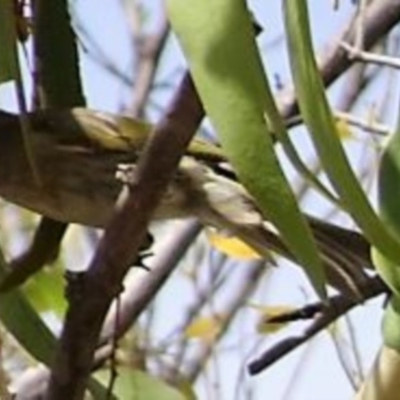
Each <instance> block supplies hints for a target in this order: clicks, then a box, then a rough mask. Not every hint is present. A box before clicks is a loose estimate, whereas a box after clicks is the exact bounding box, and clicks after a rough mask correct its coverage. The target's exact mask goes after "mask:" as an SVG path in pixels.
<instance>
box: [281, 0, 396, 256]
mask: <svg viewBox="0 0 400 400" xmlns="http://www.w3.org/2000/svg"><path fill="white" fill-rule="evenodd" d="M284 5H285V7H284V16H285V27H286V32H287V36H288V53H289V56H290V64H291V70H292V75H293V79H294V84H295V87H296V93H297V97H298V101H299V107H300V111H301V114H302V116H303V120H304V122H305V124H306V125H307V127H308V129H309V131H310V134H311V136H312V139H313V142H314V145H315V147H316V150H317V153H318V155H319V157H320V159H321V163H322V165H323V167H324V169H325V172H326V174H327V176H328V178H329V180H330V181H331V183H332V185H333V187H334V188H335V190H336V192H337V193H338V195H339V197H340V200H341V202H342V204H343V206H344V209H345V210H346V211H347V212H349V213H350V214H351V216H352V217H353V218H354V220H355V221H356V223H357V224H358V225H359V227H360V228H361V229H362V231H363V233H364V234H365V236H366V237H367V239H368V240H369V242H370V243H371V244H372V245H373V246H375V247H376V248H377V249H378V250H379V251H380V252H382V253H383V254H384V255H385V256H387V257H388V258H389V259H392V260H399V259H400V241H399V240H397V238H396V237H395V235H394V234H393V232H392V231H390V230H389V229H387V227H386V226H385V225H384V224H383V223H382V221H381V220H380V218H379V217H378V216H377V214H376V213H375V211H374V210H373V208H372V206H371V205H370V203H369V201H368V199H367V197H366V195H365V193H364V191H363V189H362V188H361V186H360V183H359V181H358V179H357V177H356V176H355V174H354V172H353V170H352V168H351V166H350V163H349V161H348V158H347V156H346V154H345V151H344V149H343V146H342V143H341V141H340V138H339V135H338V134H337V131H336V126H335V123H334V118H333V115H332V113H331V110H330V107H329V104H328V101H327V98H326V95H325V90H324V86H323V84H322V79H321V76H320V74H319V71H318V67H317V63H316V60H315V57H314V52H313V48H312V41H311V34H310V23H309V20H308V10H307V4H306V1H305V0H296V1H292V0H285V1H284Z"/></svg>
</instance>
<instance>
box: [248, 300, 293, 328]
mask: <svg viewBox="0 0 400 400" xmlns="http://www.w3.org/2000/svg"><path fill="white" fill-rule="evenodd" d="M248 306H249V307H251V308H253V309H255V310H257V311H259V312H260V319H259V321H258V324H257V332H258V333H261V334H264V335H265V334H267V335H269V334H271V333H275V332H277V331H279V330H281V329H282V328H284V327H285V326H286V325H288V324H289V322H282V323H275V322H269V321H270V320H271V318H273V317H278V316H279V315H282V314H286V313H289V312H291V311H294V310H295V309H296V308H295V307H292V306H288V305H276V306H264V305H258V304H248Z"/></svg>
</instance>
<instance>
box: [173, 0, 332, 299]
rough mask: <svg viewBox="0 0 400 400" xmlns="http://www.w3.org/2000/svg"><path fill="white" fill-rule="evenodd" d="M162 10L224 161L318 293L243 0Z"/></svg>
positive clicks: (320, 279) (177, 3) (314, 256)
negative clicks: (280, 158)
mask: <svg viewBox="0 0 400 400" xmlns="http://www.w3.org/2000/svg"><path fill="white" fill-rule="evenodd" d="M167 9H168V14H169V18H170V21H171V24H172V27H173V29H174V31H175V33H176V34H177V35H178V39H179V42H180V44H181V46H182V48H183V50H184V52H185V55H186V57H187V60H188V63H189V66H190V71H191V74H192V76H193V79H194V82H195V85H196V88H197V90H198V92H199V94H200V97H201V99H202V101H203V104H204V107H205V109H206V111H207V114H208V116H209V117H210V119H211V122H212V124H213V126H214V127H215V128H216V130H217V133H218V135H219V139H220V142H221V144H222V147H223V149H224V151H225V152H226V155H227V157H228V159H229V161H230V162H231V163H232V165H233V167H234V169H235V170H236V173H237V175H238V176H239V178H240V181H241V182H242V183H243V184H244V185H245V187H246V188H247V189H248V191H249V192H250V193H251V194H252V195H253V197H254V198H255V199H256V201H257V203H258V205H259V207H260V209H261V210H262V212H263V213H264V215H265V216H266V217H267V218H268V220H270V221H271V222H272V223H273V224H274V225H275V226H276V228H277V229H278V230H279V232H280V233H281V235H282V237H283V239H284V240H285V241H286V243H287V245H288V247H289V248H290V250H291V251H292V252H293V254H294V255H295V256H296V258H297V260H298V261H299V263H300V264H301V265H303V267H304V269H305V271H306V273H307V274H308V276H309V277H310V279H311V282H312V283H313V285H314V287H315V289H316V290H317V292H318V293H319V294H320V295H322V296H324V295H325V275H324V269H323V266H322V262H321V260H320V257H319V254H318V250H317V248H316V245H315V242H314V240H313V237H312V234H311V231H310V229H309V227H308V225H307V223H306V222H305V220H304V218H303V216H302V215H301V213H300V210H299V208H298V205H297V202H296V199H295V197H294V194H293V192H292V190H291V188H290V186H289V184H288V182H287V180H286V178H285V176H284V174H283V172H282V169H281V167H280V165H279V161H278V159H277V156H276V154H275V150H274V146H273V140H272V136H271V131H270V124H269V123H268V119H269V116H268V115H267V116H266V115H265V110H266V109H267V106H268V102H269V101H270V99H269V98H268V95H267V81H266V77H265V75H264V72H263V68H262V63H261V59H260V55H259V52H258V49H257V46H256V42H255V38H254V33H253V26H252V22H251V18H250V14H249V12H248V10H247V6H246V2H245V1H242V0H236V1H231V0H214V1H203V0H193V1H191V2H190V4H189V3H188V2H187V1H186V0H168V1H167Z"/></svg>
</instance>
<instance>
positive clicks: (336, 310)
mask: <svg viewBox="0 0 400 400" xmlns="http://www.w3.org/2000/svg"><path fill="white" fill-rule="evenodd" d="M360 289H361V288H360ZM387 291H388V289H387V287H386V285H385V284H384V283H383V282H382V280H381V279H380V278H378V277H373V278H370V279H369V280H368V281H367V282H366V283H364V286H363V288H362V293H363V295H364V299H363V300H364V301H367V300H369V299H371V298H373V297H376V296H378V295H380V294H382V293H387ZM357 305H359V303H358V302H356V301H355V300H354V298H350V297H347V296H343V295H337V296H334V297H332V298H331V299H330V301H329V304H328V306H324V305H323V304H322V303H314V304H310V305H307V306H305V307H303V308H301V309H299V310H295V311H294V312H290V313H286V314H281V315H279V316H277V317H273V318H270V319H269V320H268V322H269V323H279V322H281V323H283V322H290V321H296V320H299V319H310V318H314V317H315V320H314V322H313V323H312V324H311V325H310V326H309V327H308V328H307V329H306V330H305V332H304V333H303V334H302V335H300V336H296V337H291V338H288V339H285V340H283V341H281V342H280V343H278V344H277V345H276V346H274V347H273V348H271V349H269V350H267V351H266V352H265V353H264V354H262V355H261V356H260V357H259V358H258V359H256V360H255V361H252V362H251V363H250V364H249V367H248V370H249V373H250V374H251V375H255V374H258V373H260V372H262V371H263V370H265V369H266V368H268V367H269V366H270V365H272V364H273V363H274V362H276V361H278V360H280V359H281V358H282V357H283V356H285V355H286V354H288V353H290V352H291V351H293V350H294V349H296V348H297V347H298V346H300V345H302V344H303V343H305V342H307V341H308V340H309V339H310V338H311V337H313V336H314V335H316V334H317V333H319V332H320V331H322V330H323V329H325V328H326V327H327V326H329V325H330V324H331V323H332V322H333V321H335V320H336V319H337V318H339V317H340V316H341V315H343V314H345V313H347V312H348V311H349V310H351V309H352V308H353V307H355V306H357Z"/></svg>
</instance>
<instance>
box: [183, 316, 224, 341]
mask: <svg viewBox="0 0 400 400" xmlns="http://www.w3.org/2000/svg"><path fill="white" fill-rule="evenodd" d="M223 319H224V317H223V316H222V315H218V314H215V315H213V316H209V317H198V318H196V319H195V320H193V322H192V323H191V324H190V325H188V326H187V328H186V329H185V336H186V337H187V338H189V339H194V338H196V339H201V340H204V341H213V340H214V339H215V337H216V336H217V334H218V333H219V331H220V330H221V322H222V321H223Z"/></svg>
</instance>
